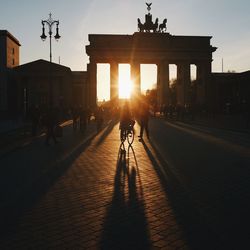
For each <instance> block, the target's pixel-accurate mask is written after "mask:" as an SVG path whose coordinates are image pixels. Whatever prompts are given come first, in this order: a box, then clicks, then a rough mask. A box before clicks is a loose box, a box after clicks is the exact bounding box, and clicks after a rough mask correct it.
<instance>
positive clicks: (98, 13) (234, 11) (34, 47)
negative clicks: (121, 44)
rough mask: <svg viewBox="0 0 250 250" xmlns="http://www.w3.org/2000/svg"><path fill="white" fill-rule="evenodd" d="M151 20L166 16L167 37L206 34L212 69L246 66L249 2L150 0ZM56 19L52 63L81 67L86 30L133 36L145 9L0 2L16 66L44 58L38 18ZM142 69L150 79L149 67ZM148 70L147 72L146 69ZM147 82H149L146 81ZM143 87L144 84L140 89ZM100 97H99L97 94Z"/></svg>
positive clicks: (97, 1) (1, 23) (121, 1)
mask: <svg viewBox="0 0 250 250" xmlns="http://www.w3.org/2000/svg"><path fill="white" fill-rule="evenodd" d="M147 2H152V10H151V13H152V15H153V19H155V18H156V17H158V18H159V21H160V22H161V21H162V20H163V19H164V18H167V19H168V22H167V31H168V32H169V33H170V34H172V35H194V36H212V37H213V38H212V39H211V44H212V45H213V46H215V47H218V49H217V51H216V52H215V53H214V54H213V59H214V60H213V64H212V71H213V72H221V71H222V58H223V62H224V64H223V65H224V71H228V70H235V71H236V72H242V71H246V70H250V47H249V45H250V29H249V24H250V15H249V9H250V1H249V0H233V1H232V0H219V1H218V0H210V1H207V0H151V1H147ZM50 12H51V13H52V18H53V19H59V21H60V25H59V29H60V35H61V36H62V37H61V39H60V40H59V42H56V41H52V56H53V62H55V63H59V58H60V63H61V64H62V65H65V66H68V67H70V68H71V70H86V65H87V63H88V56H87V55H86V53H85V46H86V45H88V44H89V42H88V34H133V33H134V32H136V31H137V18H138V17H139V18H140V19H141V20H144V15H145V14H146V13H147V10H146V5H145V1H144V0H126V1H125V0H105V1H103V0H71V1H69V0H68V1H66V0H54V1H49V0H43V1H39V0H8V1H7V0H0V29H4V30H8V31H9V32H10V33H11V34H13V35H14V36H15V37H16V38H17V39H18V40H19V42H20V43H21V45H22V46H21V48H20V49H21V53H20V64H24V63H27V62H31V61H35V60H38V59H45V60H49V41H48V40H47V41H45V42H42V41H41V39H40V35H41V30H42V25H41V20H42V19H47V18H48V14H49V13H50ZM143 71H147V72H149V73H150V74H149V75H150V76H149V75H148V76H147V77H145V74H144V77H145V78H146V79H150V78H152V79H150V81H151V82H153V81H155V79H154V78H155V76H154V75H155V73H154V71H155V67H154V66H152V67H150V70H149V68H148V69H147V68H146V69H144V70H143ZM152 72H153V73H152ZM148 84H149V85H150V83H148ZM151 84H152V83H151ZM145 88H146V87H145ZM99 98H104V97H99Z"/></svg>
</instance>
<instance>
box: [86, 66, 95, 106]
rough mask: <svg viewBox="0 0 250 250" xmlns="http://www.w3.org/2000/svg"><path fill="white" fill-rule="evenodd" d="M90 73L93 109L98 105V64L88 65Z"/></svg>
mask: <svg viewBox="0 0 250 250" xmlns="http://www.w3.org/2000/svg"><path fill="white" fill-rule="evenodd" d="M88 72H89V106H90V108H91V109H94V108H96V105H97V75H96V74H97V65H96V62H90V63H89V65H88Z"/></svg>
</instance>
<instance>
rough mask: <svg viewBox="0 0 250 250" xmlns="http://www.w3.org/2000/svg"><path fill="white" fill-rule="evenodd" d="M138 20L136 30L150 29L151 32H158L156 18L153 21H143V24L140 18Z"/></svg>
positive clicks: (146, 30) (147, 30)
mask: <svg viewBox="0 0 250 250" xmlns="http://www.w3.org/2000/svg"><path fill="white" fill-rule="evenodd" d="M137 20H138V31H139V32H144V31H145V32H150V31H151V30H152V31H153V32H158V18H156V20H155V23H153V22H151V23H149V22H145V23H144V24H143V23H142V22H141V20H140V18H138V19H137Z"/></svg>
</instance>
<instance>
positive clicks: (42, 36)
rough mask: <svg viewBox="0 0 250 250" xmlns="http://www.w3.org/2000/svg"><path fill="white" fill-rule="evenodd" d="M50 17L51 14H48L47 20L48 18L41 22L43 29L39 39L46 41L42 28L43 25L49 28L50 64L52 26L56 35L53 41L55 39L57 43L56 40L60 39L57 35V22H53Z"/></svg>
mask: <svg viewBox="0 0 250 250" xmlns="http://www.w3.org/2000/svg"><path fill="white" fill-rule="evenodd" d="M51 16H52V14H51V13H49V18H48V19H47V20H42V26H43V27H42V35H41V36H40V37H41V39H42V40H43V41H45V40H46V38H47V36H46V35H45V27H44V25H45V24H47V25H48V27H49V32H48V34H49V51H50V53H49V55H50V62H52V54H51V36H52V34H53V32H52V27H53V26H54V24H56V35H55V36H54V37H55V39H56V41H58V40H59V39H60V37H61V36H60V35H59V28H58V25H59V20H53V19H52V17H51Z"/></svg>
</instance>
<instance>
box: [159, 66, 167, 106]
mask: <svg viewBox="0 0 250 250" xmlns="http://www.w3.org/2000/svg"><path fill="white" fill-rule="evenodd" d="M169 99H170V90H169V63H168V62H167V61H162V62H161V63H159V64H157V101H158V105H160V106H161V105H168V104H169V101H170V100H169Z"/></svg>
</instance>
